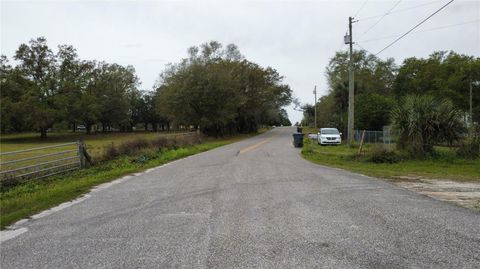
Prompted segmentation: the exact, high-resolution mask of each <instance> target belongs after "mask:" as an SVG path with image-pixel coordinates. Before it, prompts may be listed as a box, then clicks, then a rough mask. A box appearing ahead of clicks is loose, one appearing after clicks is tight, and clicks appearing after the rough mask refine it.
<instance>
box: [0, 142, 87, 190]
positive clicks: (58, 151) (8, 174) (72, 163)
mask: <svg viewBox="0 0 480 269" xmlns="http://www.w3.org/2000/svg"><path fill="white" fill-rule="evenodd" d="M88 158H89V156H88V154H87V153H86V150H85V148H84V145H83V143H82V142H81V141H78V142H71V143H64V144H57V145H51V146H45V147H36V148H30V149H24V150H17V151H11V152H1V153H0V183H1V185H9V184H14V183H16V182H20V181H24V180H28V179H39V178H44V177H48V176H52V175H56V174H60V173H64V172H67V171H71V170H76V169H79V168H81V167H85V165H86V161H87V159H88Z"/></svg>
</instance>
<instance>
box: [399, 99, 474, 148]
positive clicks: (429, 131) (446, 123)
mask: <svg viewBox="0 0 480 269" xmlns="http://www.w3.org/2000/svg"><path fill="white" fill-rule="evenodd" d="M391 116H392V122H393V126H394V128H395V129H396V130H398V131H399V132H400V137H399V140H398V143H397V147H398V148H399V149H400V150H404V151H406V152H408V153H409V154H410V155H412V156H415V157H427V156H428V155H432V153H433V146H434V145H435V144H437V143H443V142H446V143H448V144H451V143H452V142H454V141H458V140H459V139H460V137H461V134H462V133H463V132H464V129H465V128H464V127H463V123H462V122H461V116H462V113H461V112H460V111H459V110H458V109H456V108H455V107H454V106H453V104H452V102H450V101H448V100H446V99H438V98H434V97H432V96H428V95H420V96H416V95H407V96H405V97H404V98H403V99H402V100H401V101H400V103H399V105H398V106H397V107H395V108H394V109H393V110H392V112H391Z"/></svg>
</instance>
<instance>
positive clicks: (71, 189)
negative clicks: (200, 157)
mask: <svg viewBox="0 0 480 269" xmlns="http://www.w3.org/2000/svg"><path fill="white" fill-rule="evenodd" d="M245 137H248V136H246V135H244V136H237V137H234V138H228V139H219V140H214V141H209V142H205V143H202V144H199V145H195V146H188V147H184V148H179V149H170V150H162V151H152V150H145V151H142V152H141V153H138V154H136V155H135V156H123V157H120V158H118V159H116V160H113V161H109V162H105V163H102V164H99V165H97V166H94V167H91V168H88V169H83V170H77V171H74V172H70V173H67V174H63V175H61V176H56V177H50V178H47V179H45V180H40V181H29V182H26V183H23V184H21V185H18V186H15V187H13V188H11V189H8V190H3V191H2V193H1V197H0V201H1V203H0V212H1V215H0V226H1V229H4V228H5V227H7V226H8V225H10V224H12V223H14V222H15V221H17V220H20V219H23V218H26V217H29V216H31V215H33V214H35V213H38V212H41V211H43V210H45V209H48V208H51V207H53V206H56V205H58V204H61V203H63V202H66V201H70V200H72V199H75V198H77V197H79V196H80V195H82V194H84V193H86V192H88V191H89V190H90V189H91V188H92V187H94V186H96V185H98V184H101V183H105V182H109V181H112V180H114V179H117V178H119V177H121V176H124V175H127V174H131V173H134V172H139V171H142V170H145V169H148V168H152V167H156V166H159V165H162V164H164V163H167V162H170V161H173V160H177V159H180V158H183V157H186V156H190V155H193V154H196V153H200V152H204V151H207V150H210V149H213V148H216V147H220V146H223V145H226V144H229V143H233V142H235V141H238V140H240V139H243V138H245Z"/></svg>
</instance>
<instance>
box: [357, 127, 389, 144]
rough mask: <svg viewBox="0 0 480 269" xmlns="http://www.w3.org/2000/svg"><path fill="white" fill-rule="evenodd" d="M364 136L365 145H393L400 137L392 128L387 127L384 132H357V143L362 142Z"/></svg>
mask: <svg viewBox="0 0 480 269" xmlns="http://www.w3.org/2000/svg"><path fill="white" fill-rule="evenodd" d="M362 136H363V143H371V144H386V145H391V144H394V143H395V142H396V138H397V137H398V136H397V135H396V133H395V132H394V131H393V130H392V128H391V127H390V126H385V127H384V128H383V130H382V131H370V130H355V133H354V139H355V142H360V141H361V140H362Z"/></svg>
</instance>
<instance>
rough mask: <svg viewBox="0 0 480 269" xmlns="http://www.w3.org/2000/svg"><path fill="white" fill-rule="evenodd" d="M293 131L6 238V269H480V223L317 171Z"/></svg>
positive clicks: (142, 182)
mask: <svg viewBox="0 0 480 269" xmlns="http://www.w3.org/2000/svg"><path fill="white" fill-rule="evenodd" d="M293 132H294V128H293V127H279V128H275V129H273V130H271V131H269V132H267V133H264V134H262V135H258V136H255V137H252V138H250V139H246V140H243V141H241V142H237V143H234V144H230V145H228V146H224V147H221V148H217V149H214V150H211V151H208V152H205V153H201V154H198V155H194V156H191V157H188V158H186V159H182V160H178V161H175V162H173V163H170V164H167V165H164V166H161V167H158V168H155V169H153V170H151V171H149V172H147V173H143V174H140V175H137V176H133V177H131V178H128V179H126V180H122V181H120V182H118V184H112V185H111V186H109V187H108V188H104V189H101V190H98V191H95V192H92V193H90V194H89V196H88V197H87V198H86V199H84V200H83V201H81V202H78V203H76V204H74V205H72V206H70V207H68V208H64V209H62V210H59V211H57V212H54V213H52V214H49V215H47V216H44V217H41V218H38V219H34V220H30V221H27V222H25V223H24V224H22V225H20V226H21V227H20V228H19V229H21V230H19V232H18V234H15V235H13V236H11V238H10V239H8V238H3V239H2V240H3V242H2V244H1V264H0V265H1V268H2V269H7V268H172V267H175V268H299V267H301V268H312V267H323V268H325V267H326V268H480V214H478V213H476V212H474V211H471V210H468V209H464V208H460V207H457V206H454V205H451V204H448V203H445V202H441V201H436V200H434V199H432V198H429V197H426V196H423V195H420V194H416V193H413V192H410V191H408V190H405V189H402V188H400V187H397V186H394V185H392V184H390V183H387V182H384V181H381V180H378V179H375V178H370V177H366V176H362V175H359V174H355V173H350V172H347V171H343V170H339V169H334V168H328V167H324V166H319V165H315V164H313V163H310V162H308V161H306V160H304V159H302V158H301V156H300V154H299V150H298V149H296V148H293V146H292V133H293ZM7 239H8V240H7Z"/></svg>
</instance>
